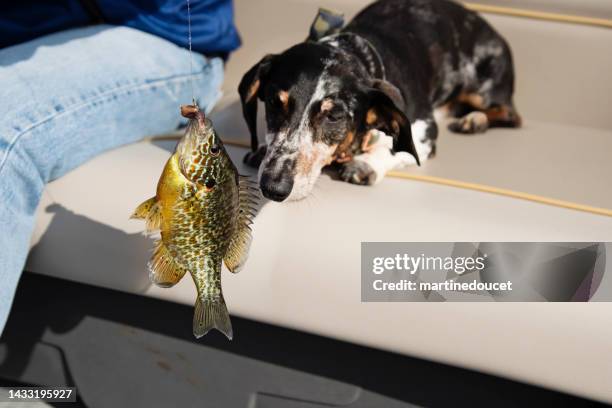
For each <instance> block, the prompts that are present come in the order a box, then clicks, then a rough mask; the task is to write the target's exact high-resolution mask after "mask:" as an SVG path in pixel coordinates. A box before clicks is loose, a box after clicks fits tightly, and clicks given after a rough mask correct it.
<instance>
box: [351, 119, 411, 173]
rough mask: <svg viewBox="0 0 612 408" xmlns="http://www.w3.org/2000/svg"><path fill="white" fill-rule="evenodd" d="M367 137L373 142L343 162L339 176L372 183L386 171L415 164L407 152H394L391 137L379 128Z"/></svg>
mask: <svg viewBox="0 0 612 408" xmlns="http://www.w3.org/2000/svg"><path fill="white" fill-rule="evenodd" d="M369 139H370V140H372V139H374V140H375V142H374V143H372V144H370V145H369V146H368V147H367V151H366V152H364V153H362V154H359V155H357V156H355V157H354V158H353V159H352V160H351V161H349V162H346V163H343V164H342V167H341V168H340V178H341V179H342V180H344V181H347V182H349V183H353V184H361V185H373V184H376V183H378V182H380V181H381V180H382V179H383V178H384V177H385V174H387V172H388V171H390V170H393V169H397V168H399V167H404V166H408V165H413V164H416V160H415V158H414V157H413V156H412V155H411V154H410V153H408V152H394V151H393V138H392V137H391V136H388V135H386V134H385V133H384V132H381V131H380V130H371V131H370V135H369Z"/></svg>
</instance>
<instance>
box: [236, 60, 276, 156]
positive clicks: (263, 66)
mask: <svg viewBox="0 0 612 408" xmlns="http://www.w3.org/2000/svg"><path fill="white" fill-rule="evenodd" d="M273 59H274V55H270V54H268V55H266V56H265V57H263V59H262V60H261V61H259V62H258V63H257V64H255V65H254V66H253V67H252V68H251V69H249V70H248V71H247V73H246V74H244V76H243V77H242V80H241V81H240V85H238V93H239V94H240V102H241V103H242V115H243V116H244V120H245V121H246V123H247V126H248V128H249V132H250V133H251V149H252V150H253V151H256V150H257V147H258V146H259V141H258V139H257V99H258V98H259V99H261V96H260V95H261V93H260V91H261V90H262V89H263V88H264V81H265V79H266V74H267V73H268V72H269V71H270V67H271V66H272V60H273Z"/></svg>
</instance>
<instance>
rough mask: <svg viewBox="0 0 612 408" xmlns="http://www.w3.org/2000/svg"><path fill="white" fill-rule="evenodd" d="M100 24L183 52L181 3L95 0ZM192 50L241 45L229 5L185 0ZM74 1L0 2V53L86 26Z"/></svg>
mask: <svg viewBox="0 0 612 408" xmlns="http://www.w3.org/2000/svg"><path fill="white" fill-rule="evenodd" d="M95 3H96V5H97V7H98V9H99V11H100V14H101V15H102V17H103V18H104V22H105V23H108V24H113V25H124V26H128V27H132V28H135V29H138V30H141V31H144V32H147V33H150V34H153V35H156V36H159V37H162V38H165V39H167V40H169V41H172V42H173V43H175V44H177V45H179V46H181V47H187V38H188V25H187V1H186V0H96V2H95ZM190 8H191V37H192V47H193V50H194V51H196V52H200V53H204V54H212V53H215V54H217V53H218V54H228V53H229V52H231V51H234V50H235V49H236V48H238V47H239V46H240V37H239V35H238V31H237V30H236V27H235V26H234V10H233V4H232V1H231V0H190ZM90 18H91V17H90V16H89V15H88V14H87V12H86V11H85V9H84V8H83V7H82V5H81V3H80V1H79V0H53V1H48V0H47V1H44V0H22V1H20V2H12V1H10V2H8V1H7V2H2V1H0V48H2V47H6V46H9V45H13V44H18V43H20V42H24V41H28V40H31V39H33V38H36V37H40V36H42V35H45V34H49V33H52V32H56V31H61V30H66V29H69V28H74V27H79V26H83V25H86V24H88V22H89V21H90Z"/></svg>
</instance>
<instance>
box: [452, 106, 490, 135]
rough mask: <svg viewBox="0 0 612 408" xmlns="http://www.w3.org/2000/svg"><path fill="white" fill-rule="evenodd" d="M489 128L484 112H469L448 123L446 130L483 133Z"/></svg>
mask: <svg viewBox="0 0 612 408" xmlns="http://www.w3.org/2000/svg"><path fill="white" fill-rule="evenodd" d="M488 128H489V120H488V119H487V115H486V114H485V113H484V112H478V111H476V112H471V113H469V114H467V115H465V116H464V117H462V118H459V119H456V120H454V121H453V122H451V123H450V124H449V125H448V130H450V131H451V132H455V133H463V134H474V133H483V132H486V130H487V129H488Z"/></svg>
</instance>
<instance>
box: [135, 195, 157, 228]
mask: <svg viewBox="0 0 612 408" xmlns="http://www.w3.org/2000/svg"><path fill="white" fill-rule="evenodd" d="M131 218H135V219H140V220H145V221H146V229H147V232H151V231H156V230H159V229H161V223H162V217H161V209H160V204H159V201H157V197H151V198H149V199H148V200H147V201H145V202H143V203H142V204H140V205H139V206H138V208H136V211H134V214H132V217H131Z"/></svg>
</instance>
